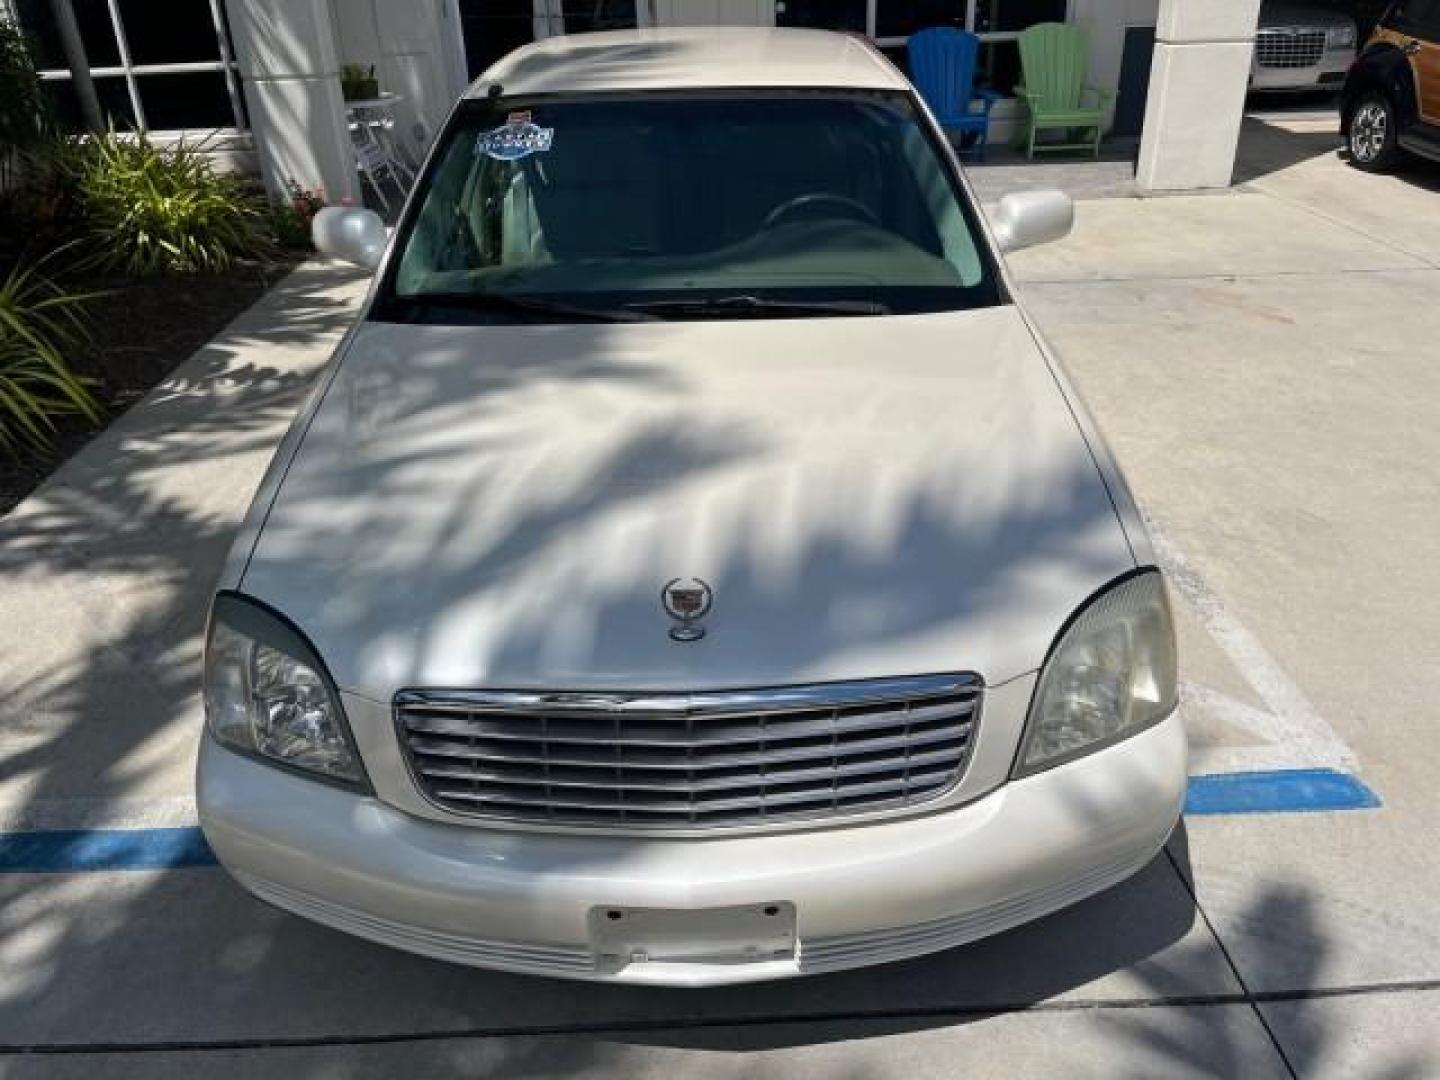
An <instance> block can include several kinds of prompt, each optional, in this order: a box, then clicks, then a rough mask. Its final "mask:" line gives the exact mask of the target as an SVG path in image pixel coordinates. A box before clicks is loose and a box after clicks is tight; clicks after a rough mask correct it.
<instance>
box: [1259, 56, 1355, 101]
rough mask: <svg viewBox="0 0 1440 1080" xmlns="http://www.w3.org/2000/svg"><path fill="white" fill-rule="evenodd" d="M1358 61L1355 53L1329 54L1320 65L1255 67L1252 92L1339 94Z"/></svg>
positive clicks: (1321, 59)
mask: <svg viewBox="0 0 1440 1080" xmlns="http://www.w3.org/2000/svg"><path fill="white" fill-rule="evenodd" d="M1354 59H1355V50H1354V49H1333V50H1328V51H1326V52H1325V53H1324V55H1322V56H1321V57H1320V62H1319V63H1317V64H1312V65H1310V66H1308V67H1296V68H1289V67H1263V66H1261V65H1260V64H1259V63H1252V65H1251V68H1250V89H1251V90H1271V91H1277V90H1320V89H1330V90H1339V89H1340V87H1341V85H1343V84H1344V82H1345V74H1346V72H1347V71H1349V70H1350V62H1351V61H1352V60H1354Z"/></svg>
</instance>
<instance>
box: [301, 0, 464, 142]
mask: <svg viewBox="0 0 1440 1080" xmlns="http://www.w3.org/2000/svg"><path fill="white" fill-rule="evenodd" d="M328 3H329V5H330V10H331V13H332V20H333V23H334V26H335V36H336V39H337V40H336V45H337V49H338V51H339V59H340V63H341V64H347V63H355V64H363V65H365V66H366V67H370V66H372V65H373V66H374V68H375V75H376V77H377V78H378V79H379V80H380V86H381V89H383V90H389V91H392V92H394V93H397V94H400V95H401V96H402V97H403V98H404V99H405V100H404V101H402V102H400V103H399V104H398V105H397V106H396V108H395V129H396V135H397V136H398V137H399V138H400V139H401V140H402V141H403V142H404V143H405V145H406V146H407V147H409V149H410V151H411V153H412V154H414V155H416V156H417V157H418V156H420V155H422V154H423V153H424V152H425V150H426V149H428V147H429V143H430V140H431V139H432V138H433V137H434V136H435V133H436V132H437V130H438V129H439V126H440V123H441V121H443V120H444V118H445V114H446V113H447V112H448V111H449V109H450V106H451V104H452V103H453V102H454V100H455V95H456V93H457V90H456V87H455V85H454V81H453V77H452V72H451V67H452V66H453V65H452V63H451V52H452V39H451V36H450V35H452V34H458V33H459V28H458V27H457V26H456V25H455V24H454V22H453V21H452V10H453V8H452V5H451V4H450V3H448V2H447V0H419V2H417V3H396V2H395V0H328Z"/></svg>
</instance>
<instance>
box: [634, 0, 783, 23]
mask: <svg viewBox="0 0 1440 1080" xmlns="http://www.w3.org/2000/svg"><path fill="white" fill-rule="evenodd" d="M654 10H655V22H656V24H657V25H659V26H774V25H775V0H655V8H654Z"/></svg>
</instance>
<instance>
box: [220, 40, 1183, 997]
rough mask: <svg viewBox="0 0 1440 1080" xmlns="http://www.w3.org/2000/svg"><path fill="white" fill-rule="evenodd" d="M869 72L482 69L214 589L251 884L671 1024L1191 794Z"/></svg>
mask: <svg viewBox="0 0 1440 1080" xmlns="http://www.w3.org/2000/svg"><path fill="white" fill-rule="evenodd" d="M1070 217H1071V206H1070V204H1069V202H1068V200H1066V199H1065V197H1064V196H1063V195H1059V194H1057V193H1048V194H1038V195H1036V194H1030V195H1025V196H1012V197H1010V198H1008V199H1007V200H1005V201H1004V202H1002V203H1001V205H1000V207H999V209H998V211H997V213H996V215H995V218H994V220H993V221H992V222H991V223H989V224H987V223H986V220H985V218H984V217H983V216H982V215H981V213H980V211H979V209H978V207H977V204H976V201H975V198H974V195H973V194H972V193H971V191H970V190H969V188H968V186H967V184H966V180H965V178H964V176H963V174H962V173H961V171H960V169H959V167H958V165H957V163H956V160H955V157H954V155H953V154H952V152H951V150H950V148H949V146H948V145H947V144H946V141H945V139H944V137H943V136H942V134H941V132H940V130H939V129H938V128H937V127H936V125H935V122H934V121H933V119H932V118H931V116H930V114H929V113H928V112H927V111H926V109H925V106H924V105H923V104H922V103H921V101H920V99H919V98H918V97H917V96H916V94H915V92H914V90H913V89H912V88H911V87H910V86H909V84H908V83H907V82H906V81H905V79H904V78H903V77H902V76H901V75H900V74H899V73H898V72H897V71H896V70H895V69H894V68H893V67H892V66H890V64H889V63H887V62H886V60H885V59H884V58H883V57H882V56H880V54H878V53H877V52H875V51H874V50H873V49H872V48H870V47H869V46H868V45H867V44H865V43H863V42H861V41H857V40H855V39H852V38H848V37H844V36H839V35H832V34H827V33H819V32H810V31H798V30H661V31H640V32H630V33H600V34H592V35H587V36H583V37H573V38H564V37H562V38H554V39H550V40H548V41H545V42H543V43H540V44H537V45H533V46H529V47H527V48H524V49H521V50H520V51H518V52H516V53H514V54H512V55H511V56H509V57H508V58H506V59H505V60H503V61H501V62H500V63H499V64H497V65H496V66H495V67H493V68H492V69H491V70H490V71H489V72H487V73H486V74H485V76H484V77H483V78H481V79H480V80H479V81H478V82H477V83H476V84H475V85H474V86H473V87H472V88H471V89H470V91H469V92H468V93H467V94H466V95H465V98H464V99H463V100H462V101H461V102H460V103H459V104H458V105H457V107H456V108H455V110H454V112H453V114H452V115H451V117H450V120H449V121H448V123H447V125H446V127H445V130H444V131H443V132H442V134H441V135H440V137H439V139H438V140H437V144H436V148H435V150H434V151H433V153H432V154H431V158H430V161H429V162H428V164H427V165H426V167H425V169H424V172H423V175H422V177H421V179H420V181H419V183H418V185H417V187H416V190H415V192H414V194H413V195H412V196H411V198H410V200H409V203H408V205H407V207H406V209H405V211H404V213H403V215H402V218H401V220H400V223H399V226H398V228H397V229H396V230H395V233H394V236H393V238H390V239H387V237H386V234H385V231H384V229H383V227H382V226H381V224H380V222H379V219H378V218H376V217H375V216H374V215H372V214H370V213H369V212H367V211H363V210H355V209H348V210H347V209H334V210H327V211H325V212H324V213H323V214H322V216H321V217H320V219H319V220H318V221H317V227H316V235H317V241H318V243H319V244H320V246H321V248H322V250H325V251H327V252H329V253H330V254H333V255H339V256H342V257H345V258H348V259H350V260H351V261H354V262H358V263H360V264H362V265H365V266H369V267H373V268H374V269H375V270H376V276H375V283H374V286H373V288H372V291H371V293H370V296H369V297H368V299H367V301H366V303H365V305H364V308H363V311H362V312H361V314H360V316H359V319H358V321H357V323H356V325H355V327H354V328H353V329H352V331H351V332H350V333H349V335H348V336H347V337H346V338H345V340H344V341H343V342H342V343H341V345H340V347H339V348H338V350H337V351H336V353H335V356H334V359H333V360H332V361H331V362H330V364H329V365H328V367H327V368H326V369H325V371H324V373H323V374H322V375H321V377H320V379H319V381H318V384H317V385H316V387H315V390H314V392H313V394H312V395H311V397H310V399H309V402H308V404H307V405H306V406H305V408H304V409H303V411H302V413H301V415H300V416H299V418H298V419H297V420H296V422H295V425H294V427H293V428H292V429H291V431H290V433H289V435H288V436H287V438H286V439H285V441H284V443H283V444H282V446H281V448H280V451H279V453H278V454H277V456H276V458H275V462H274V464H273V465H272V467H271V469H270V472H269V474H268V475H267V477H266V479H265V481H264V483H263V484H262V486H261V488H260V491H259V493H258V495H257V497H256V500H255V503H254V506H253V508H252V510H251V511H250V515H249V518H248V520H247V523H246V526H245V527H244V529H243V530H242V532H241V534H240V538H239V540H238V542H237V543H236V545H235V548H234V552H233V555H232V558H231V560H230V562H229V564H228V567H227V570H226V572H225V575H224V578H223V580H222V581H221V582H220V585H219V587H218V590H217V592H216V596H215V601H214V608H213V612H212V616H211V620H210V629H209V639H208V647H207V654H206V662H205V706H206V717H207V724H206V730H207V733H206V736H205V738H204V740H203V746H202V749H201V753H200V762H199V777H198V786H199V803H200V812H201V820H202V822H203V824H204V828H205V832H206V835H207V836H208V837H209V840H210V842H211V844H212V845H213V847H214V850H215V852H216V853H217V855H218V856H219V858H220V860H221V861H222V862H223V863H224V865H225V866H226V867H227V868H228V869H229V870H230V872H231V873H232V874H233V875H234V876H235V878H236V879H237V880H238V881H239V882H240V883H241V884H242V885H243V886H245V888H247V889H249V890H250V891H251V892H253V893H254V894H255V895H257V896H259V897H261V898H263V899H265V900H267V901H269V902H271V903H273V904H275V905H278V906H279V907H282V908H285V909H288V910H290V911H292V912H296V913H298V914H301V915H304V916H306V917H308V918H311V919H315V920H317V921H319V922H322V923H326V924H328V925H330V926H333V927H338V928H340V929H342V930H346V931H349V932H351V933H355V934H358V935H361V936H363V937H366V938H370V939H373V940H375V941H380V942H384V943H386V944H389V945H393V946H397V947H399V948H402V949H409V950H412V951H414V952H417V953H423V954H426V955H429V956H434V957H441V958H444V959H447V960H455V961H460V962H463V963H468V964H475V965H479V966H483V967H494V968H504V969H511V970H516V971H524V972H532V973H538V974H545V975H558V976H565V977H573V978H586V979H606V980H622V981H628V982H638V983H657V984H666V985H685V986H699V985H707V984H715V983H724V982H741V981H747V980H757V979H770V978H776V977H781V976H788V975H799V974H807V973H812V972H824V971H833V970H837V969H841V968H847V967H854V966H859V965H864V964H873V963H880V962H884V961H890V960H896V959H900V958H903V957H910V956H916V955H919V954H922V953H928V952H932V951H935V950H939V949H945V948H948V947H950V946H954V945H957V944H960V943H963V942H967V941H970V940H972V939H975V938H978V937H982V936H984V935H987V934H993V933H995V932H996V931H999V930H1003V929H1005V928H1007V927H1011V926H1014V925H1016V924H1018V923H1021V922H1024V921H1026V920H1029V919H1033V918H1035V917H1037V916H1040V915H1043V914H1045V913H1047V912H1050V911H1054V910H1055V909H1057V908H1060V907H1063V906H1065V905H1067V904H1070V903H1073V902H1074V901H1077V900H1079V899H1081V898H1082V897H1086V896H1089V895H1091V894H1093V893H1095V892H1098V891H1099V890H1102V889H1104V888H1106V887H1108V886H1110V885H1112V884H1114V883H1116V882H1119V881H1120V880H1122V879H1123V878H1125V877H1127V876H1128V875H1130V874H1132V873H1134V872H1135V871H1137V870H1138V869H1140V868H1141V867H1142V866H1144V865H1145V864H1146V863H1147V862H1148V861H1150V860H1151V859H1152V858H1153V857H1154V856H1155V855H1156V853H1157V852H1158V851H1159V849H1160V848H1161V846H1162V844H1163V843H1164V841H1165V839H1166V837H1167V836H1168V834H1169V833H1170V830H1171V828H1172V827H1173V825H1174V824H1175V821H1176V818H1177V815H1178V813H1179V810H1180V806H1181V802H1182V798H1183V793H1184V788H1185V739H1184V735H1183V733H1182V731H1181V727H1180V722H1179V720H1178V718H1177V716H1176V714H1175V704H1176V670H1175V669H1176V659H1175V644H1174V635H1173V630H1172V626H1171V616H1170V609H1169V606H1168V601H1167V599H1166V593H1165V587H1164V584H1163V582H1162V580H1161V576H1160V574H1159V572H1158V571H1157V570H1156V567H1155V558H1154V555H1153V553H1152V551H1151V547H1150V543H1149V540H1148V539H1147V537H1146V534H1145V530H1144V527H1143V525H1142V524H1141V520H1140V517H1139V515H1138V513H1137V511H1136V508H1135V504H1134V502H1133V501H1132V498H1131V495H1130V493H1129V491H1128V490H1127V488H1126V485H1125V483H1124V481H1123V480H1122V478H1121V476H1120V473H1119V472H1118V470H1117V469H1116V467H1115V464H1114V462H1113V460H1112V458H1111V456H1110V453H1109V451H1108V450H1107V448H1106V446H1105V443H1104V442H1103V441H1102V439H1101V437H1100V435H1099V433H1098V432H1097V430H1096V428H1095V426H1094V425H1093V423H1092V422H1091V421H1090V419H1089V417H1088V415H1087V413H1086V411H1085V409H1084V406H1083V405H1082V404H1081V402H1080V400H1079V399H1078V397H1077V396H1076V394H1075V391H1074V389H1073V388H1072V387H1071V385H1070V383H1069V381H1068V380H1067V378H1066V375H1065V373H1064V371H1063V369H1062V368H1061V367H1060V365H1059V364H1058V362H1057V361H1056V359H1055V357H1054V356H1053V355H1052V354H1051V352H1050V351H1049V349H1048V348H1047V346H1046V344H1045V342H1044V341H1043V339H1042V338H1041V337H1040V335H1039V333H1038V331H1037V330H1036V328H1035V326H1034V324H1033V322H1032V321H1031V320H1030V318H1029V317H1028V316H1027V314H1026V312H1025V310H1024V309H1023V307H1022V306H1021V305H1020V304H1019V302H1018V300H1017V298H1016V296H1015V293H1014V290H1013V288H1012V286H1011V284H1010V282H1009V280H1008V279H1007V276H1006V272H1005V269H1004V265H1003V263H1002V261H1001V254H1002V253H1003V252H1005V251H1008V250H1013V249H1016V248H1019V247H1022V246H1025V245H1027V244H1031V243H1038V242H1040V241H1042V240H1048V239H1053V238H1055V237H1057V236H1059V235H1062V234H1063V233H1064V232H1065V231H1066V230H1067V229H1068V227H1069V224H1070Z"/></svg>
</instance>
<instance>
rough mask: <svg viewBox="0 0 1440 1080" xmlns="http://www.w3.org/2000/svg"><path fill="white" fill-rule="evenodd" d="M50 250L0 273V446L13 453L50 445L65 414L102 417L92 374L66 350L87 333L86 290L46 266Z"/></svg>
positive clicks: (72, 348) (79, 343)
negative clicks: (78, 367) (69, 287)
mask: <svg viewBox="0 0 1440 1080" xmlns="http://www.w3.org/2000/svg"><path fill="white" fill-rule="evenodd" d="M51 258H53V256H48V257H46V258H45V259H41V260H39V261H38V262H36V263H33V264H31V265H29V266H25V265H23V264H17V265H15V266H14V267H13V268H12V269H11V270H10V272H9V274H8V275H6V277H5V279H4V280H3V281H0V452H4V453H5V454H7V455H8V456H11V457H18V456H19V455H20V454H21V453H23V452H26V451H29V452H36V451H43V450H45V449H47V448H48V447H50V446H51V445H52V444H53V442H54V438H55V433H56V431H57V426H56V420H57V419H58V418H60V417H63V416H75V415H78V416H83V417H85V418H86V419H87V420H90V421H92V422H95V421H98V420H99V419H100V407H99V405H98V404H97V403H96V401H95V397H94V395H93V394H91V392H90V383H91V380H88V379H85V378H82V377H81V376H79V375H77V374H75V372H74V370H73V369H72V368H71V367H70V363H69V361H68V359H67V355H68V354H71V353H73V352H74V351H75V350H77V349H79V348H80V347H82V346H83V345H84V344H85V342H86V341H87V340H88V337H89V335H88V333H87V330H86V326H85V321H84V318H83V314H82V312H83V306H84V304H85V302H86V301H87V300H88V299H89V298H90V294H81V293H71V292H66V291H65V290H64V289H63V288H61V287H60V286H59V285H57V284H56V283H55V282H54V281H53V280H52V279H51V278H50V277H48V276H47V275H46V274H45V273H44V272H43V270H44V267H45V265H46V264H47V263H48V262H49V261H50V259H51Z"/></svg>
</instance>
